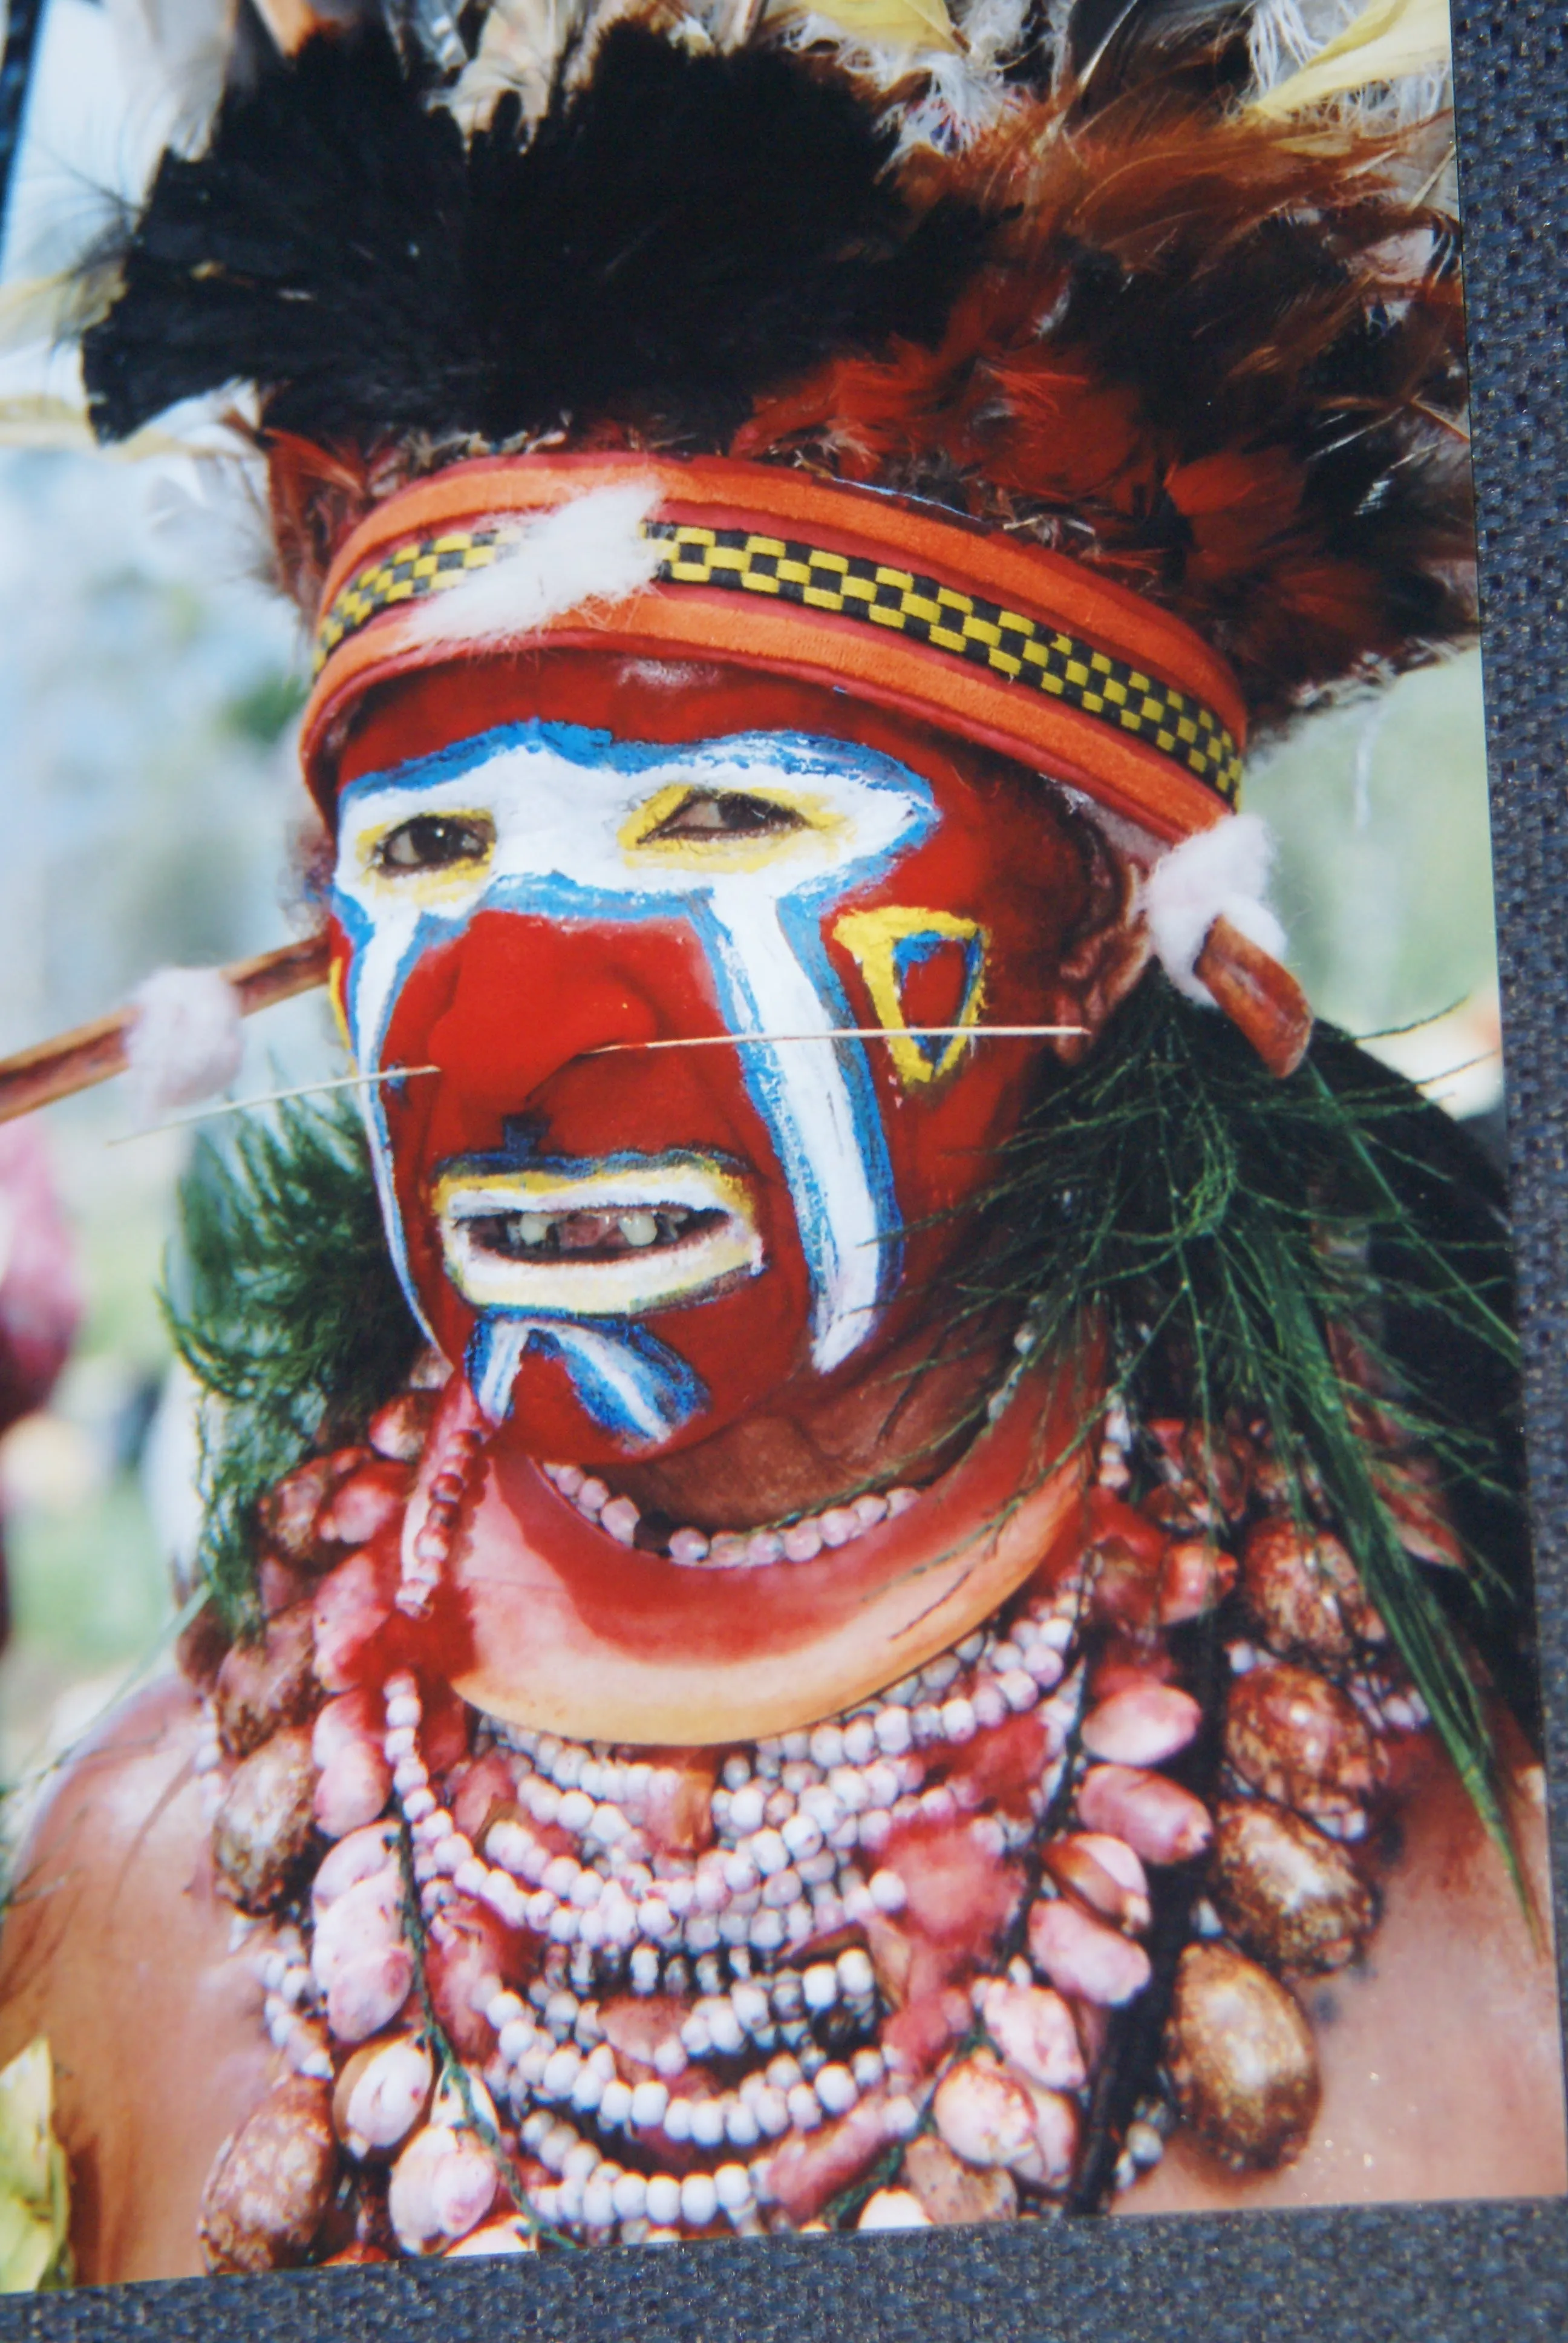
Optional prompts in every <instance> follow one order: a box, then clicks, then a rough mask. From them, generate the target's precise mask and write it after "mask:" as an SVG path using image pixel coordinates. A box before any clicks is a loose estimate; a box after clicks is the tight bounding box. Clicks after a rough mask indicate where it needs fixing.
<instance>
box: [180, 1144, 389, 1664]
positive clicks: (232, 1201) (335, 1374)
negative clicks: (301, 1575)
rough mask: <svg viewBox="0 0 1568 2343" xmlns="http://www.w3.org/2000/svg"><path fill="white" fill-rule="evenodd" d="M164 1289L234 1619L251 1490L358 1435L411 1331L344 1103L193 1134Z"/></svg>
mask: <svg viewBox="0 0 1568 2343" xmlns="http://www.w3.org/2000/svg"><path fill="white" fill-rule="evenodd" d="M162 1301H163V1306H164V1312H165V1315H166V1318H167V1320H168V1324H169V1329H170V1332H171V1333H172V1335H173V1338H174V1342H175V1346H176V1349H177V1351H178V1353H179V1354H180V1357H181V1358H182V1359H183V1360H184V1361H185V1363H186V1366H187V1367H188V1368H189V1369H190V1371H191V1373H192V1374H193V1375H194V1376H195V1377H196V1381H197V1383H199V1384H200V1385H201V1388H202V1391H203V1393H204V1394H205V1395H206V1407H205V1408H204V1411H203V1456H202V1498H203V1507H204V1522H203V1529H202V1539H201V1545H200V1549H199V1552H198V1556H197V1566H198V1569H199V1570H200V1572H201V1574H202V1576H203V1577H204V1579H205V1580H206V1584H208V1585H209V1586H210V1588H211V1590H212V1593H213V1595H214V1598H215V1599H216V1603H217V1604H218V1606H219V1608H220V1610H221V1611H222V1613H223V1615H224V1618H225V1620H226V1623H227V1624H228V1625H229V1627H230V1628H231V1629H232V1630H233V1631H234V1632H236V1633H243V1632H246V1630H247V1629H250V1628H253V1627H254V1625H255V1624H256V1615H257V1614H256V1501H257V1500H258V1498H259V1497H260V1496H261V1495H262V1494H263V1493H264V1492H265V1491H266V1489H267V1488H268V1487H270V1485H271V1484H272V1483H273V1482H274V1481H276V1480H277V1479H278V1478H279V1477H280V1475H281V1474H283V1473H286V1472H288V1471H289V1470H290V1468H291V1467H292V1466H293V1465H295V1464H297V1463H299V1461H300V1459H301V1458H302V1457H304V1456H306V1455H307V1454H308V1453H311V1452H312V1450H314V1449H316V1448H318V1447H320V1446H322V1445H324V1444H327V1443H331V1444H338V1443H347V1442H349V1441H352V1440H356V1439H357V1438H359V1437H360V1436H361V1435H362V1433H363V1432H364V1428H365V1424H366V1421H367V1418H368V1417H369V1415H370V1414H371V1413H372V1412H373V1411H374V1409H375V1408H376V1407H377V1405H378V1404H379V1403H380V1402H381V1401H382V1400H384V1399H385V1398H386V1397H387V1394H388V1393H389V1392H391V1391H392V1390H394V1389H395V1388H396V1386H397V1383H398V1382H399V1381H400V1380H401V1378H402V1376H403V1375H404V1374H405V1373H407V1369H408V1366H409V1364H410V1363H411V1362H412V1360H413V1357H414V1354H415V1352H416V1350H417V1347H418V1334H417V1329H416V1327H415V1325H414V1322H413V1320H412V1318H411V1317H410V1315H409V1312H408V1307H407V1302H405V1301H404V1299H403V1295H402V1292H401V1290H400V1289H399V1287H398V1284H397V1278H396V1276H395V1274H394V1272H393V1270H392V1265H391V1262H390V1261H389V1259H388V1257H387V1242H386V1238H385V1235H384V1233H383V1231H382V1225H381V1215H380V1211H379V1208H378V1206H377V1200H376V1192H375V1187H374V1183H373V1182H372V1179H371V1175H370V1165H369V1161H368V1156H367V1149H366V1141H365V1133H364V1129H363V1126H362V1124H361V1123H360V1121H359V1119H358V1116H357V1113H356V1112H355V1111H354V1109H353V1108H352V1107H350V1106H347V1104H345V1103H343V1102H342V1101H337V1102H335V1103H334V1104H333V1105H332V1106H330V1107H327V1108H326V1109H312V1108H307V1107H302V1106H299V1105H297V1104H295V1103H293V1102H288V1103H286V1104H284V1105H283V1106H282V1107H280V1108H279V1109H278V1111H277V1113H276V1120H270V1119H263V1118H261V1117H246V1118H244V1119H243V1120H242V1121H240V1122H239V1124H238V1127H237V1130H236V1132H235V1134H234V1135H233V1137H232V1138H230V1139H229V1141H227V1143H226V1144H224V1143H220V1142H218V1141H215V1140H210V1139H204V1140H202V1141H200V1142H199V1143H198V1146H197V1149H196V1156H195V1159H194V1161H193V1162H192V1165H191V1169H190V1171H189V1172H188V1173H187V1174H186V1179H185V1180H184V1182H182V1185H181V1190H180V1240H179V1243H178V1246H177V1248H176V1252H175V1253H174V1256H173V1258H172V1260H171V1262H170V1263H169V1266H168V1270H167V1273H166V1280H165V1288H164V1292H163V1295H162Z"/></svg>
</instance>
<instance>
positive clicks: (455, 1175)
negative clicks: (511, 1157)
mask: <svg viewBox="0 0 1568 2343" xmlns="http://www.w3.org/2000/svg"><path fill="white" fill-rule="evenodd" d="M430 1201H431V1207H432V1212H433V1216H434V1219H435V1222H436V1226H437V1233H438V1235H439V1238H440V1242H441V1252H442V1257H443V1263H444V1266H445V1269H446V1272H447V1279H448V1281H449V1282H450V1283H451V1284H452V1285H453V1286H454V1287H455V1288H456V1290H457V1292H458V1293H459V1294H461V1296H462V1297H463V1299H464V1301H465V1302H468V1303H469V1304H470V1306H471V1307H472V1308H474V1309H477V1310H510V1311H515V1312H527V1311H530V1310H537V1311H539V1312H545V1313H548V1314H551V1315H555V1316H560V1317H568V1318H606V1317H608V1318H636V1317H642V1316H646V1315H648V1313H650V1312H653V1311H656V1310H669V1309H674V1308H676V1307H678V1306H679V1305H680V1304H681V1303H684V1302H692V1301H698V1300H702V1301H706V1300H708V1299H709V1297H710V1296H711V1295H712V1294H713V1293H715V1292H718V1291H719V1289H720V1288H721V1287H723V1286H725V1285H729V1284H731V1283H734V1282H737V1281H738V1280H739V1279H742V1278H748V1277H755V1276H756V1275H757V1273H758V1272H759V1270H761V1269H762V1268H763V1267H764V1265H765V1254H764V1249H763V1243H762V1236H761V1232H760V1230H759V1228H758V1225H757V1216H756V1213H755V1212H754V1210H753V1208H752V1203H751V1199H750V1196H749V1192H748V1191H747V1188H746V1186H745V1183H744V1182H742V1181H740V1180H738V1179H737V1178H736V1177H735V1175H734V1174H733V1172H729V1171H727V1170H726V1169H724V1168H723V1167H722V1166H721V1165H719V1164H718V1163H716V1162H714V1161H712V1160H711V1158H707V1157H702V1158H698V1157H691V1158H687V1159H682V1160H680V1161H673V1162H663V1163H660V1162H658V1161H651V1162H648V1163H630V1164H612V1165H610V1166H608V1167H607V1168H605V1169H604V1170H601V1171H597V1172H581V1173H578V1174H567V1173H563V1172H560V1171H559V1170H558V1169H550V1168H549V1167H548V1166H528V1165H525V1166H522V1167H520V1168H519V1169H518V1170H516V1171H511V1172H474V1171H465V1170H463V1169H462V1168H460V1167H457V1168H454V1169H451V1170H448V1171H446V1172H441V1173H440V1174H439V1175H438V1177H437V1180H436V1181H435V1182H434V1184H433V1187H432V1189H431V1194H430ZM670 1205H682V1206H684V1207H685V1208H686V1209H687V1210H688V1211H691V1212H712V1211H714V1210H716V1209H717V1210H719V1211H720V1212H724V1213H725V1214H726V1215H727V1218H726V1222H725V1224H724V1225H723V1226H722V1227H720V1228H718V1229H715V1230H711V1231H709V1232H706V1233H703V1234H701V1235H699V1236H698V1237H696V1238H694V1239H692V1240H691V1241H689V1242H688V1243H686V1244H684V1245H683V1246H681V1247H679V1248H678V1249H677V1250H675V1251H673V1252H671V1251H668V1250H661V1251H659V1252H629V1253H624V1254H621V1255H620V1256H618V1258H617V1259H615V1260H612V1261H601V1262H574V1261H573V1260H572V1259H571V1257H570V1256H569V1255H560V1254H556V1255H552V1256H549V1257H547V1258H545V1259H542V1260H539V1261H530V1260H529V1259H528V1256H527V1255H526V1254H512V1255H508V1256H506V1257H505V1258H503V1257H502V1256H500V1255H498V1254H493V1253H487V1252H479V1251H477V1250H476V1248H475V1247H474V1246H473V1245H472V1243H471V1242H469V1240H468V1238H467V1232H466V1223H467V1222H469V1221H472V1220H479V1219H484V1218H487V1216H488V1215H489V1214H491V1213H493V1212H523V1211H528V1210H530V1209H532V1210H534V1211H538V1212H544V1213H548V1214H556V1213H564V1212H581V1211H592V1212H628V1211H649V1210H653V1211H657V1210H658V1209H660V1208H666V1209H667V1208H668V1207H669V1206H670Z"/></svg>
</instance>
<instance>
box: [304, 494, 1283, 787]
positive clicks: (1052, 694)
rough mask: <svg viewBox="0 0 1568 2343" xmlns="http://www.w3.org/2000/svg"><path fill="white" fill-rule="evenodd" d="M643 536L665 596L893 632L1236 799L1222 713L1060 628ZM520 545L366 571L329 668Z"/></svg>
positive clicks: (851, 568) (770, 552)
mask: <svg viewBox="0 0 1568 2343" xmlns="http://www.w3.org/2000/svg"><path fill="white" fill-rule="evenodd" d="M643 532H644V534H645V535H646V536H648V537H649V538H654V539H661V540H665V541H667V542H668V545H669V548H670V550H669V554H668V558H666V559H665V560H663V561H661V562H660V563H659V565H658V569H657V570H656V571H655V572H654V577H655V580H656V582H657V583H658V584H659V585H662V586H677V587H678V586H706V587H709V588H712V587H719V588H723V589H724V590H726V591H729V592H733V593H740V594H762V595H767V596H769V598H772V599H774V600H777V601H783V602H794V603H797V604H799V606H800V608H803V609H808V610H823V611H827V612H829V614H830V615H832V616H834V617H837V618H850V619H854V620H857V621H859V623H860V624H862V625H865V626H872V627H883V628H888V629H890V631H891V632H893V633H896V634H900V635H902V636H904V637H905V638H906V639H909V640H910V641H913V642H920V643H927V644H929V645H930V647H931V649H933V650H939V651H945V652H947V653H948V654H949V655H950V656H951V657H953V658H955V659H966V660H967V661H968V662H969V663H970V665H971V666H973V667H982V668H985V669H987V670H988V671H989V672H990V674H992V675H995V676H999V677H1000V678H1001V679H1004V680H1005V681H1006V682H1009V683H1015V684H1017V685H1019V686H1020V688H1021V689H1025V690H1033V691H1040V692H1043V693H1045V695H1046V696H1047V697H1048V698H1049V699H1060V700H1061V701H1062V702H1063V703H1064V704H1065V705H1066V706H1068V707H1070V708H1076V709H1080V710H1081V713H1082V714H1083V715H1085V716H1089V717H1092V718H1093V719H1095V720H1096V721H1097V722H1098V723H1101V724H1105V725H1107V726H1109V727H1110V728H1111V729H1112V730H1115V731H1118V732H1121V733H1123V734H1130V735H1131V737H1132V738H1133V739H1136V740H1140V741H1141V742H1143V743H1144V745H1145V746H1146V747H1148V748H1151V749H1156V750H1158V752H1159V753H1160V754H1161V756H1165V757H1169V758H1170V759H1171V761H1172V762H1173V763H1174V764H1177V765H1179V766H1180V767H1181V769H1182V770H1183V771H1186V772H1190V773H1194V774H1196V776H1197V778H1198V779H1200V780H1201V781H1204V782H1206V783H1207V784H1208V786H1209V788H1211V789H1214V790H1215V791H1217V792H1218V794H1219V795H1220V796H1221V798H1222V799H1224V800H1225V802H1226V804H1227V805H1234V804H1235V802H1236V799H1237V797H1238V795H1239V793H1240V789H1241V754H1240V751H1239V750H1238V749H1237V746H1236V742H1235V739H1234V737H1233V736H1232V734H1231V732H1230V731H1229V729H1227V728H1226V726H1225V725H1224V724H1223V723H1222V722H1221V719H1220V718H1219V717H1218V716H1217V715H1216V714H1215V713H1214V711H1213V709H1211V708H1206V707H1204V705H1203V704H1202V702H1201V700H1199V699H1194V698H1193V697H1192V696H1191V694H1190V693H1188V692H1184V691H1179V690H1178V689H1176V687H1175V685H1174V684H1169V683H1161V682H1160V681H1158V680H1157V679H1155V678H1154V677H1152V676H1149V675H1145V674H1144V673H1143V672H1142V671H1141V669H1138V668H1136V667H1133V666H1131V664H1130V663H1129V662H1128V661H1127V660H1125V659H1117V658H1115V657H1113V656H1112V654H1111V652H1109V651H1103V650H1097V649H1095V647H1094V646H1093V644H1091V643H1086V642H1082V641H1081V640H1080V639H1079V638H1078V637H1077V636H1075V635H1069V634H1063V633H1062V632H1061V631H1060V628H1055V627H1052V626H1051V625H1050V623H1049V622H1048V621H1046V620H1042V619H1039V618H1026V617H1025V616H1024V615H1023V614H1022V613H1021V612H1020V611H1017V610H1007V609H1003V608H1001V606H1000V604H999V603H996V602H989V601H986V600H985V599H984V598H982V597H981V596H980V595H978V594H965V593H962V592H960V590H959V589H958V588H956V587H952V586H943V585H940V584H939V583H938V582H937V580H936V579H935V578H924V577H921V576H920V574H919V573H918V572H916V571H912V570H909V569H899V568H894V567H892V566H891V565H890V564H889V563H886V562H879V561H874V560H871V559H869V558H866V557H863V556H859V555H855V554H845V553H829V552H827V551H825V550H824V549H823V548H821V547H819V546H810V545H801V544H797V543H796V542H795V541H794V540H793V539H792V538H780V537H766V536H762V535H759V534H756V533H753V532H750V531H748V530H746V529H739V528H703V527H701V526H700V525H699V524H698V523H695V522H689V521H667V520H651V521H645V522H644V524H643ZM517 535H518V528H517V525H516V524H515V523H508V522H494V523H487V525H485V526H484V527H482V528H473V529H463V528H456V529H448V530H447V531H446V532H444V533H443V534H442V535H441V536H439V537H431V538H424V539H422V540H420V541H419V542H417V543H416V544H410V545H404V546H400V547H398V548H397V551H396V552H394V553H392V554H390V555H388V556H387V557H386V558H384V559H382V560H379V561H377V562H374V563H372V564H371V566H370V567H369V568H366V569H362V570H360V571H359V573H358V575H357V577H355V578H350V580H349V582H348V584H347V586H345V587H344V588H343V590H342V591H341V593H339V594H338V596H337V598H336V600H335V601H334V602H333V604H332V607H331V608H330V609H329V610H328V611H327V616H326V618H324V619H323V621H322V623H321V626H320V628H319V630H318V633H317V655H316V668H317V672H318V673H319V671H320V669H321V668H322V666H323V665H324V664H325V662H326V660H327V658H328V657H329V655H330V654H331V653H332V652H333V651H334V650H335V649H337V645H338V644H339V643H341V642H343V641H345V640H346V639H347V638H348V637H349V636H350V635H355V634H357V633H358V631H359V629H360V628H361V627H364V626H367V625H368V624H369V622H370V620H371V619H372V618H375V617H376V616H377V614H378V613H379V612H380V611H382V610H386V609H389V608H393V607H394V606H395V605H397V604H398V603H400V602H415V601H420V600H422V599H424V598H425V597H426V596H427V595H430V594H438V593H440V592H442V591H443V590H445V589H446V588H448V587H452V586H456V585H457V584H458V583H459V582H460V581H461V579H462V578H463V577H464V576H465V575H466V574H467V572H468V571H470V570H474V569H482V568H487V567H488V566H489V564H490V563H492V562H493V561H494V560H495V559H496V555H497V548H498V546H501V545H504V544H506V543H507V542H508V541H509V540H511V539H513V538H515V537H516V536H517Z"/></svg>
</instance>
